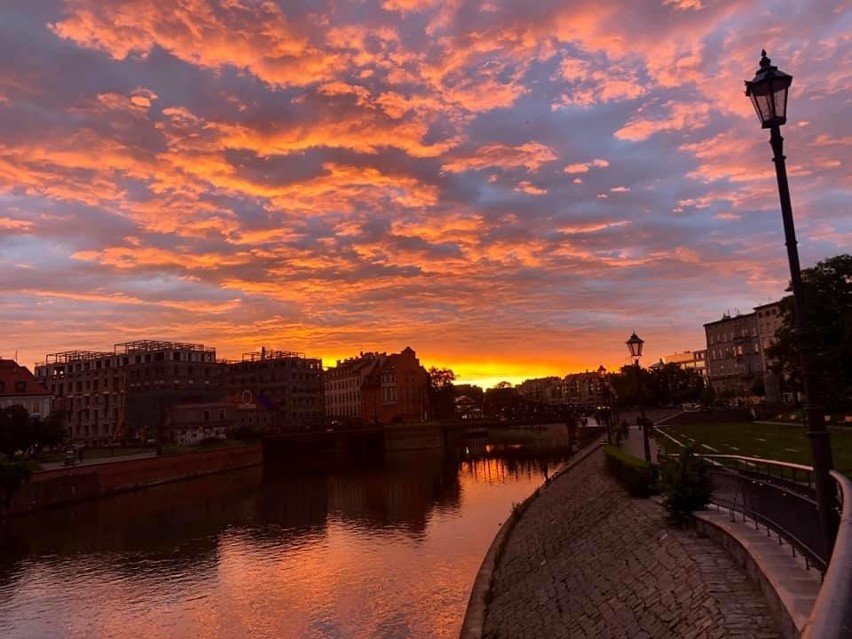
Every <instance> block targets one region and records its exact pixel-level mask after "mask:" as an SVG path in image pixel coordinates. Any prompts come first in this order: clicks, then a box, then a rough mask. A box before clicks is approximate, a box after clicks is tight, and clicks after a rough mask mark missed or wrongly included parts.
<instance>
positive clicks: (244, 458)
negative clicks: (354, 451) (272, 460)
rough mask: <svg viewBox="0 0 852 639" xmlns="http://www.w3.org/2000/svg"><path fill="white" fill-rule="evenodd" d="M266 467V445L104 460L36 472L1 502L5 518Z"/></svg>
mask: <svg viewBox="0 0 852 639" xmlns="http://www.w3.org/2000/svg"><path fill="white" fill-rule="evenodd" d="M262 463H263V449H262V447H261V446H260V445H259V444H246V445H241V446H233V447H227V448H214V449H210V450H200V451H194V452H188V453H184V454H180V455H162V456H157V457H150V456H145V457H141V458H133V459H127V460H115V459H105V460H104V462H103V463H88V464H85V465H82V466H71V467H66V468H56V469H52V470H43V471H39V472H35V473H33V474H32V476H31V477H30V479H29V481H28V482H26V483H25V484H23V485H22V486H21V487H20V489H19V490H18V491H17V492H16V493H15V494H14V496H13V497H12V499H11V502H10V504H9V506H8V508H3V506H2V504H0V516H3V515H18V514H22V513H29V512H35V511H38V510H44V509H46V508H53V507H55V506H60V505H63V504H69V503H73V502H76V501H82V500H86V499H97V498H99V497H104V496H106V495H114V494H116V493H121V492H127V491H131V490H138V489H140V488H147V487H149V486H156V485H158V484H165V483H168V482H173V481H180V480H182V479H188V478H190V477H199V476H202V475H210V474H214V473H222V472H227V471H230V470H236V469H238V468H246V467H249V466H257V465H260V464H262Z"/></svg>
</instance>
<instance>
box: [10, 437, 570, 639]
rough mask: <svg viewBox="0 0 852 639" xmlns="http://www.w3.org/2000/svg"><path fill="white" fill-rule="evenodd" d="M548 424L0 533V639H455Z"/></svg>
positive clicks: (252, 475)
mask: <svg viewBox="0 0 852 639" xmlns="http://www.w3.org/2000/svg"><path fill="white" fill-rule="evenodd" d="M569 450H570V439H569V436H568V433H567V431H566V430H565V428H564V427H562V426H554V427H552V428H545V429H540V430H519V431H516V432H513V431H502V432H500V433H496V434H491V435H490V436H483V435H482V434H479V435H476V436H467V437H465V436H460V437H458V438H457V439H456V440H455V441H452V442H450V444H449V445H448V446H447V447H446V448H445V449H436V450H425V451H405V452H402V451H395V452H393V453H392V454H391V453H388V454H387V455H386V456H384V458H383V459H381V460H379V461H377V460H376V459H373V460H372V461H370V462H366V463H361V464H358V465H352V466H350V467H346V466H344V465H341V464H334V465H333V466H331V467H329V466H328V465H327V466H325V467H322V466H321V465H318V464H317V463H316V460H313V461H311V462H310V463H309V464H306V465H305V466H300V465H298V464H293V463H286V464H271V465H267V466H266V467H265V468H264V469H260V468H254V469H247V470H242V471H239V472H234V473H230V474H227V475H219V476H213V477H205V478H199V479H195V480H191V481H187V482H181V483H177V484H170V485H165V486H161V487H157V488H154V489H150V490H146V491H142V492H136V493H128V494H125V495H121V496H116V497H113V498H109V499H103V500H100V501H94V502H87V503H83V504H79V505H76V506H73V507H67V508H61V509H57V510H54V511H48V512H44V513H40V514H37V515H29V516H24V517H19V518H13V519H10V520H7V521H5V522H2V523H0V547H2V550H3V552H2V553H0V636H4V637H78V636H79V637H84V636H86V637H101V636H110V637H134V636H142V635H149V636H169V637H196V636H209V637H242V636H249V635H250V636H255V637H267V636H268V637H337V636H340V637H360V636H364V637H367V636H370V637H373V636H380V637H408V636H415V637H420V636H422V637H433V636H435V637H443V636H456V635H457V634H458V628H459V625H460V623H461V618H462V615H463V614H464V608H465V605H466V602H467V597H468V593H469V588H470V586H471V585H472V581H473V577H474V575H475V572H476V570H477V568H478V566H479V563H480V562H481V559H482V557H483V555H484V553H485V551H486V549H487V547H488V545H489V544H490V542H491V540H492V538H493V536H494V534H496V532H497V530H498V525H499V524H500V523H501V522H502V521H503V520H504V519H505V517H506V516H507V515H508V512H509V510H510V508H511V505H512V504H513V503H515V502H518V501H521V500H522V499H523V498H524V497H526V495H528V494H529V493H530V492H532V490H534V488H535V487H536V486H537V485H539V484H541V483H542V480H543V478H544V476H545V475H546V474H548V473H552V472H553V470H554V469H555V468H556V467H557V466H558V465H559V464H560V463H561V462H562V461H564V460H565V459H567V457H568V453H569Z"/></svg>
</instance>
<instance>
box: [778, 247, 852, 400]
mask: <svg viewBox="0 0 852 639" xmlns="http://www.w3.org/2000/svg"><path fill="white" fill-rule="evenodd" d="M802 288H803V292H804V296H805V301H806V305H807V306H806V308H807V313H808V317H807V320H808V322H809V324H810V326H809V328H810V331H811V332H810V335H809V336H806V339H807V340H808V344H810V346H811V348H812V349H813V361H814V364H815V365H816V367H817V370H816V380H815V382H816V383H815V387H816V389H818V390H819V391H820V392H821V394H822V401H823V402H824V403H825V405H826V406H827V407H828V408H830V409H835V408H845V407H847V406H849V405H850V403H852V401H850V392H852V255H848V254H843V255H837V256H835V257H832V258H828V259H826V260H823V261H822V262H819V263H818V264H817V265H816V266H814V267H813V268H808V269H804V270H803V271H802ZM781 309H782V310H781V312H782V314H783V323H782V325H781V328H779V329H778V332H777V333H776V334H775V342H774V344H772V346H770V347H769V349H768V350H767V353H766V354H767V356H768V357H769V358H770V359H771V360H774V362H775V365H774V368H775V371H776V373H778V374H779V376H780V377H782V378H783V379H785V380H786V382H787V386H788V387H790V386H792V387H793V388H797V389H801V387H802V380H801V372H800V367H801V360H800V358H799V345H798V343H797V339H796V335H795V326H796V318H795V305H794V303H793V298H792V296H788V297H785V298H784V299H783V300H782V303H781Z"/></svg>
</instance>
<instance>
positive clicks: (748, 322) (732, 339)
mask: <svg viewBox="0 0 852 639" xmlns="http://www.w3.org/2000/svg"><path fill="white" fill-rule="evenodd" d="M704 332H705V335H706V338H707V376H708V380H709V382H710V385H711V386H712V387H713V390H714V391H716V392H717V393H732V394H748V393H750V391H751V387H752V385H753V384H754V382H755V380H756V379H758V378H762V377H763V374H764V372H765V370H764V367H763V358H762V357H761V350H760V341H759V338H758V334H757V314H756V313H746V314H741V315H735V316H733V317H732V316H730V315H728V314H727V313H726V314H725V315H723V316H722V319H720V320H717V321H715V322H708V323H707V324H705V325H704Z"/></svg>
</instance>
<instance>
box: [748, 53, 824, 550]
mask: <svg viewBox="0 0 852 639" xmlns="http://www.w3.org/2000/svg"><path fill="white" fill-rule="evenodd" d="M760 55H761V57H760V68H759V69H758V70H757V73H756V74H755V76H754V79H753V80H751V81H748V80H746V83H745V85H746V95H747V96H748V98H749V99H750V100H751V102H752V104H753V105H754V110H755V111H756V112H757V117H758V118H759V119H760V124H761V126H762V127H763V128H764V129H769V131H770V136H769V143H770V145H772V152H773V153H774V157H773V158H772V161H773V162H774V163H775V176H776V178H777V180H778V195H779V197H780V199H781V219H782V220H783V222H784V239H785V243H786V244H787V261H788V262H789V264H790V283H791V288H792V291H793V304H794V307H795V315H796V331H795V337H796V340H797V342H798V347H799V356H800V364H801V367H802V385H803V387H804V389H803V390H804V394H805V406H804V408H805V415H806V416H807V418H806V421H807V426H808V439H809V441H810V445H811V457H812V459H813V464H814V484H815V485H816V498H817V508H818V510H819V515H820V524H821V526H822V533H823V541H824V543H825V551H826V556H830V554H831V550H832V548H833V547H834V538H835V536H836V534H837V519H836V497H835V494H834V491H833V490H832V480H831V475H830V474H829V471H830V470H831V469H832V467H833V462H832V458H831V442H830V440H829V435H828V431H827V430H826V428H825V421H824V411H823V407H822V406H821V405H819V403H818V401H817V381H816V379H815V367H814V358H813V345H812V344H811V339H810V326H809V321H808V314H807V305H806V303H805V296H804V291H803V289H802V273H801V267H800V265H799V251H798V249H797V247H796V244H797V241H796V229H795V227H794V225H793V208H792V206H791V205H790V189H789V187H788V185H787V167H786V165H785V162H784V160H785V156H784V138H782V137H781V125H783V124H784V123H786V122H787V92H788V90H789V88H790V84H791V83H792V82H793V76H791V75H788V74H786V73H784V72H783V71H779V70H778V67H775V66H773V65H772V64H771V61H770V59H769V58H767V57H766V51H761V53H760Z"/></svg>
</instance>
